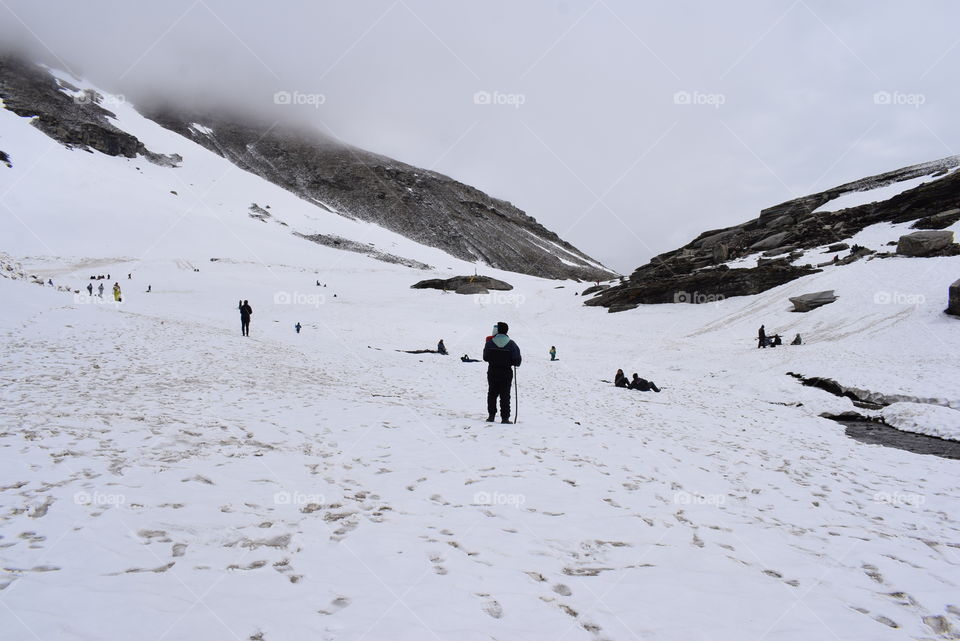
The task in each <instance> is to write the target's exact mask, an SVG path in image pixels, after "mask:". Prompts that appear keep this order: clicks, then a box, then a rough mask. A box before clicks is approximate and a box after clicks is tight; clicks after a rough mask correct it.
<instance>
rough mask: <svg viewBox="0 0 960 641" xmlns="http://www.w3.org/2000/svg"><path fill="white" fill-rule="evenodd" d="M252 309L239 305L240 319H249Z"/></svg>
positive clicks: (248, 306)
mask: <svg viewBox="0 0 960 641" xmlns="http://www.w3.org/2000/svg"><path fill="white" fill-rule="evenodd" d="M251 314H253V308H252V307H250V305H240V318H250V315H251Z"/></svg>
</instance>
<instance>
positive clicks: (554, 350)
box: [550, 346, 557, 361]
mask: <svg viewBox="0 0 960 641" xmlns="http://www.w3.org/2000/svg"><path fill="white" fill-rule="evenodd" d="M550 360H551V361H555V360H557V348H556V347H554V346H551V347H550Z"/></svg>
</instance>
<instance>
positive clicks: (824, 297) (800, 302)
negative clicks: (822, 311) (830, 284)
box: [790, 289, 837, 312]
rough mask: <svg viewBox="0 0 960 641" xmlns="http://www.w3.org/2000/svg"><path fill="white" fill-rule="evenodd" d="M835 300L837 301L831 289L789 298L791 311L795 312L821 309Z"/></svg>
mask: <svg viewBox="0 0 960 641" xmlns="http://www.w3.org/2000/svg"><path fill="white" fill-rule="evenodd" d="M835 300H837V297H836V296H835V295H834V293H833V290H832V289H830V290H827V291H823V292H813V293H812V294H802V295H800V296H793V297H791V298H790V302H791V303H793V311H795V312H809V311H810V310H811V309H816V308H818V307H823V306H824V305H828V304H830V303H832V302H833V301H835Z"/></svg>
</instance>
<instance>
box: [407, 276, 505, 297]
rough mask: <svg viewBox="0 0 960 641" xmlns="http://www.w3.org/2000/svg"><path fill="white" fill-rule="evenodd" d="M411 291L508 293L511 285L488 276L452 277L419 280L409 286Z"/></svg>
mask: <svg viewBox="0 0 960 641" xmlns="http://www.w3.org/2000/svg"><path fill="white" fill-rule="evenodd" d="M410 288H411V289H441V290H443V291H448V292H456V293H458V294H486V293H487V292H488V290H491V289H495V290H500V291H509V290H511V289H513V285H511V284H510V283H505V282H503V281H502V280H497V279H496V278H491V277H490V276H454V277H453V278H445V279H444V278H431V279H428V280H421V281H420V282H419V283H414V284H413V285H411V286H410Z"/></svg>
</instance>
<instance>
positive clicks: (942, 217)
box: [910, 209, 960, 229]
mask: <svg viewBox="0 0 960 641" xmlns="http://www.w3.org/2000/svg"><path fill="white" fill-rule="evenodd" d="M958 220H960V209H948V210H947V211H944V212H940V213H939V214H934V215H932V216H927V217H926V218H921V219H920V220H918V221H917V222H915V223H913V224H912V225H910V228H911V229H946V228H947V227H949V226H950V225H952V224H953V223H955V222H957V221H958Z"/></svg>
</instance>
